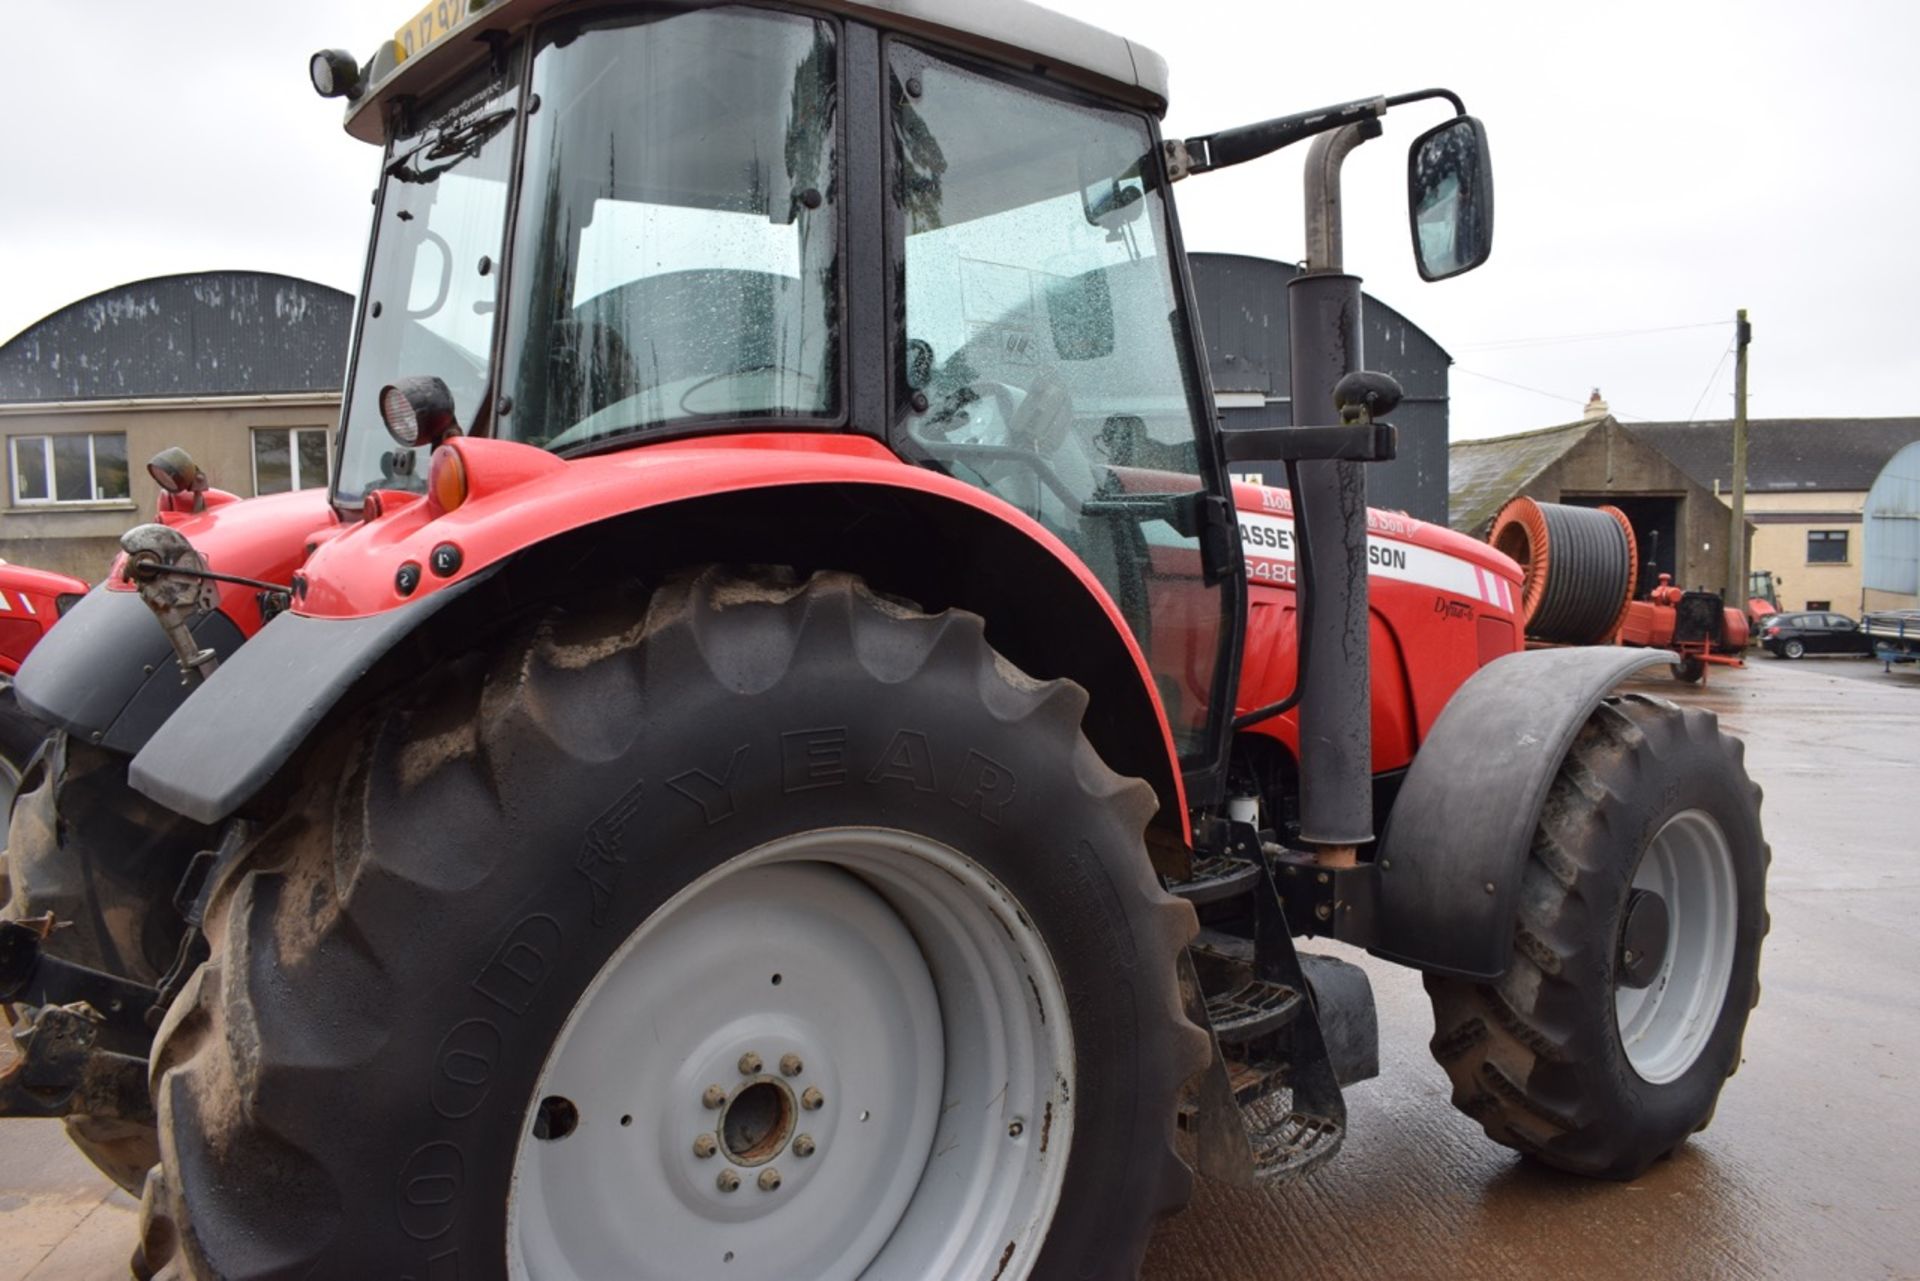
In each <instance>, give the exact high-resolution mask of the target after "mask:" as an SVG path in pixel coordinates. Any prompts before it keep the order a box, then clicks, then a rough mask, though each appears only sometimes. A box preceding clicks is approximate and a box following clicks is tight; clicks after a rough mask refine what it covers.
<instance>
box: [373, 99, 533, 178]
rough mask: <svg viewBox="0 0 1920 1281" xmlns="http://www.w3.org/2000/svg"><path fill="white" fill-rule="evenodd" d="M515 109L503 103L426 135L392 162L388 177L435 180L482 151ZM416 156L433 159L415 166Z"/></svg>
mask: <svg viewBox="0 0 1920 1281" xmlns="http://www.w3.org/2000/svg"><path fill="white" fill-rule="evenodd" d="M514 113H515V109H514V108H512V107H501V108H500V109H499V110H497V111H489V112H487V113H485V114H484V115H478V116H475V117H473V119H471V120H467V121H463V122H461V123H460V124H457V125H451V126H449V127H448V128H446V129H443V130H441V131H440V132H439V133H437V134H435V135H434V136H433V137H431V138H422V139H421V140H420V141H419V142H418V143H415V144H414V145H413V146H412V147H410V148H409V149H408V150H407V151H406V152H404V153H403V154H401V155H398V156H395V157H394V158H393V160H392V161H391V162H389V163H388V165H387V170H386V173H387V177H389V178H397V179H399V180H400V181H401V182H432V181H433V180H434V179H435V178H438V177H439V176H440V175H441V174H443V173H445V172H446V171H447V170H449V169H451V168H453V167H454V166H455V165H457V164H459V163H460V162H461V161H462V160H466V159H468V158H469V157H471V156H476V155H479V154H480V148H482V147H484V146H486V144H487V142H488V141H489V140H490V139H491V138H492V137H493V136H494V135H495V134H497V133H499V132H500V131H501V130H502V129H504V128H506V127H507V125H508V123H509V122H510V121H512V119H513V117H514ZM416 157H419V158H421V159H424V160H426V161H429V162H430V163H428V164H426V165H423V166H420V167H415V165H414V160H415V158H416Z"/></svg>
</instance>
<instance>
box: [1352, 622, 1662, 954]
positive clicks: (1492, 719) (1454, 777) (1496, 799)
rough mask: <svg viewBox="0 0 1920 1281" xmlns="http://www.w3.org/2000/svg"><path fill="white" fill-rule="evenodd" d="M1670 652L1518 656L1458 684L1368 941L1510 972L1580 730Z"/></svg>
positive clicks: (1433, 735)
mask: <svg viewBox="0 0 1920 1281" xmlns="http://www.w3.org/2000/svg"><path fill="white" fill-rule="evenodd" d="M1671 660H1672V656H1671V655H1670V654H1669V653H1667V652H1666V651H1664V650H1645V649H1629V648H1624V647H1618V646H1586V647H1577V648H1567V649H1542V650H1530V651H1527V652H1525V653H1519V654H1508V655H1506V656H1505V657H1503V658H1498V659H1495V660H1494V661H1493V662H1491V663H1489V664H1487V665H1486V666H1485V667H1483V668H1481V669H1480V670H1479V671H1478V672H1476V673H1474V675H1473V676H1472V678H1470V679H1469V680H1468V681H1467V683H1466V684H1464V685H1462V686H1461V687H1460V688H1459V690H1457V691H1456V692H1455V693H1454V695H1453V698H1452V699H1451V700H1449V701H1448V703H1447V705H1446V707H1445V708H1443V709H1442V710H1441V712H1440V716H1439V718H1438V719H1437V720H1436V721H1435V722H1434V725H1433V730H1432V732H1430V733H1429V734H1428V735H1427V737H1426V740H1425V741H1424V742H1423V743H1421V745H1420V750H1419V752H1418V753H1416V754H1415V756H1414V760H1413V765H1412V767H1411V768H1410V769H1409V770H1408V771H1407V778H1406V782H1405V783H1404V784H1403V785H1402V787H1401V789H1400V795H1399V796H1398V797H1397V798H1396V799H1395V801H1394V805H1393V811H1392V814H1391V816H1390V817H1389V819H1388V821H1387V829H1386V834H1385V835H1384V836H1383V837H1382V838H1381V841H1380V846H1379V852H1378V857H1377V859H1376V861H1375V867H1376V868H1377V872H1378V881H1377V884H1378V891H1377V900H1376V905H1375V910H1376V917H1375V921H1376V928H1375V931H1374V936H1373V939H1372V940H1371V941H1370V944H1369V946H1368V950H1369V951H1371V952H1372V953H1373V954H1374V955H1376V956H1380V957H1384V958H1386V959H1387V960H1390V961H1398V962H1399V963H1401V964H1403V965H1410V966H1412V967H1414V968H1415V969H1419V970H1425V971H1427V972H1429V973H1433V974H1445V975H1452V976H1454V977H1457V978H1464V979H1474V980H1477V981H1481V982H1487V981H1491V980H1493V979H1497V978H1499V977H1500V976H1501V975H1502V974H1504V973H1506V969H1507V965H1508V964H1509V962H1510V961H1511V959H1512V955H1513V927H1514V914H1515V910H1516V906H1517V899H1518V896H1519V893H1520V873H1521V869H1522V868H1523V866H1524V865H1525V862H1526V857H1527V851H1528V850H1529V849H1530V848H1531V846H1532V842H1533V832H1534V828H1535V827H1537V826H1538V825H1539V822H1540V812H1541V809H1542V807H1543V806H1544V805H1545V804H1546V799H1547V789H1548V788H1549V787H1550V786H1551V785H1552V783H1553V779H1554V775H1555V774H1557V773H1558V772H1559V770H1560V762H1561V760H1562V759H1563V758H1564V757H1565V756H1566V754H1567V748H1568V747H1569V746H1570V745H1571V744H1572V743H1573V739H1574V735H1575V734H1577V733H1579V731H1580V727H1581V726H1582V725H1584V724H1585V723H1586V721H1587V717H1588V716H1590V715H1592V713H1593V709H1594V708H1596V707H1598V706H1599V705H1600V702H1601V700H1602V699H1604V698H1605V697H1606V696H1607V694H1608V693H1609V692H1611V691H1612V690H1613V688H1614V687H1615V686H1616V685H1618V684H1619V683H1620V682H1621V681H1622V680H1624V679H1626V678H1627V677H1628V676H1631V675H1632V674H1633V673H1634V672H1637V671H1639V670H1641V669H1643V668H1647V667H1654V666H1663V665H1665V664H1667V663H1669V662H1671Z"/></svg>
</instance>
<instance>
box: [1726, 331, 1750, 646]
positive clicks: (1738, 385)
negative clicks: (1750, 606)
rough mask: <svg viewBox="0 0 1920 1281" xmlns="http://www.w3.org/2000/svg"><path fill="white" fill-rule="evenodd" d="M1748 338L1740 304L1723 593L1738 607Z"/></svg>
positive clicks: (1743, 561)
mask: <svg viewBox="0 0 1920 1281" xmlns="http://www.w3.org/2000/svg"><path fill="white" fill-rule="evenodd" d="M1752 341H1753V326H1752V325H1749V324H1748V323H1747V309H1746V308H1745V307H1742V308H1741V309H1740V310H1739V312H1738V313H1736V318H1735V320H1734V333H1733V342H1734V351H1733V541H1732V543H1731V544H1729V546H1728V548H1727V578H1728V579H1729V580H1730V581H1729V582H1728V583H1727V594H1728V595H1729V597H1731V599H1732V601H1733V603H1734V605H1735V607H1736V608H1739V609H1745V608H1746V604H1747V344H1748V343H1750V342H1752Z"/></svg>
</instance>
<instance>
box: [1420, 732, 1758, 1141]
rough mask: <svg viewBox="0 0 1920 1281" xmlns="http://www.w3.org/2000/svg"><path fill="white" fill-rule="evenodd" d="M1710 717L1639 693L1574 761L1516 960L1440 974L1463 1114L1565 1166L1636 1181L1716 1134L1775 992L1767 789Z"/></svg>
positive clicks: (1536, 849) (1531, 863)
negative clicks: (1721, 1110)
mask: <svg viewBox="0 0 1920 1281" xmlns="http://www.w3.org/2000/svg"><path fill="white" fill-rule="evenodd" d="M1742 755H1743V748H1742V745H1741V743H1740V742H1739V740H1737V739H1734V738H1731V737H1729V736H1728V735H1726V734H1723V733H1722V732H1721V731H1720V728H1719V724H1718V721H1717V719H1716V718H1715V717H1714V716H1713V714H1712V713H1710V712H1705V711H1701V710H1699V709H1697V708H1680V707H1677V706H1675V705H1674V704H1672V703H1669V702H1666V701H1664V700H1658V699H1649V698H1642V697H1639V696H1635V695H1624V696H1620V697H1615V698H1610V699H1608V700H1607V701H1606V702H1605V703H1603V704H1602V705H1601V706H1600V707H1599V708H1597V709H1596V710H1595V711H1594V713H1593V715H1592V716H1591V717H1590V718H1589V719H1588V721H1587V723H1586V725H1585V726H1584V727H1583V728H1582V729H1581V731H1580V733H1579V735H1578V737H1577V738H1576V739H1575V740H1574V743H1573V746H1572V747H1571V748H1570V749H1569V750H1568V753H1567V756H1566V759H1565V760H1564V761H1562V763H1561V766H1560V772H1559V775H1558V777H1557V778H1556V779H1555V780H1554V782H1553V785H1552V788H1551V790H1550V791H1549V793H1548V797H1547V802H1546V807H1545V810H1544V811H1543V813H1542V815H1541V819H1540V826H1539V828H1538V829H1537V830H1536V832H1535V834H1534V839H1533V848H1532V852H1531V854H1530V856H1529V858H1528V861H1527V864H1526V867H1525V869H1524V872H1523V874H1522V880H1521V891H1520V915H1519V920H1518V922H1517V924H1516V927H1515V933H1514V956H1513V962H1512V964H1511V966H1510V967H1509V969H1508V971H1507V973H1506V975H1505V976H1504V977H1502V978H1501V979H1500V980H1499V981H1498V982H1496V983H1492V984H1476V983H1472V982H1468V981H1464V980H1460V979H1447V978H1439V977H1434V976H1429V977H1428V979H1427V993H1428V995H1429V996H1430V997H1431V998H1432V1001H1433V1014H1434V1035H1433V1043H1432V1049H1433V1054H1434V1057H1435V1058H1436V1059H1438V1060H1439V1062H1440V1064H1441V1065H1442V1066H1443V1067H1444V1068H1445V1069H1446V1071H1447V1075H1448V1076H1449V1077H1450V1078H1451V1079H1452V1082H1453V1102H1454V1105H1455V1106H1456V1107H1458V1108H1459V1109H1460V1110H1461V1111H1463V1112H1465V1113H1466V1114H1467V1115H1468V1116H1471V1117H1473V1118H1474V1119H1475V1120H1477V1121H1479V1122H1480V1123H1481V1125H1482V1126H1484V1127H1485V1129H1486V1132H1487V1136H1488V1137H1489V1138H1491V1139H1493V1140H1494V1141H1495V1142H1496V1143H1501V1144H1505V1145H1506V1146H1507V1147H1510V1148H1513V1149H1515V1150H1517V1151H1519V1152H1522V1153H1525V1154H1526V1155H1528V1156H1531V1157H1534V1158H1536V1159H1538V1160H1540V1161H1542V1162H1545V1163H1546V1164H1548V1165H1552V1166H1555V1167H1557V1168H1559V1169H1562V1170H1567V1171H1571V1172H1572V1173H1575V1174H1584V1175H1589V1176H1593V1177H1597V1178H1608V1179H1631V1178H1633V1177H1635V1176H1636V1175H1638V1174H1640V1173H1641V1172H1642V1171H1643V1170H1645V1169H1646V1168H1647V1167H1648V1166H1649V1165H1651V1164H1652V1163H1653V1162H1654V1161H1656V1160H1658V1159H1659V1158H1661V1157H1663V1156H1667V1155H1670V1154H1671V1153H1672V1152H1673V1151H1674V1150H1675V1149H1676V1148H1678V1147H1679V1146H1680V1144H1682V1143H1683V1142H1685V1141H1686V1139H1687V1136H1688V1135H1690V1134H1692V1133H1694V1132H1695V1131H1697V1130H1701V1129H1704V1128H1705V1127H1706V1125H1707V1123H1708V1121H1710V1120H1711V1119H1712V1117H1713V1110H1714V1105H1715V1103H1716V1102H1717V1101H1718V1099H1719V1096H1720V1090H1721V1087H1722V1086H1723V1085H1725V1083H1726V1080H1727V1078H1728V1077H1729V1076H1730V1075H1732V1073H1733V1072H1734V1070H1735V1069H1736V1068H1737V1067H1738V1066H1739V1063H1740V1043H1741V1038H1742V1036H1743V1035H1744V1033H1745V1031H1746V1025H1747V1016H1748V1013H1749V1012H1750V1011H1751V1010H1752V1008H1753V1006H1754V1003H1755V1002H1756V1001H1758V1000H1759V996H1760V978H1759V971H1760V943H1761V940H1762V938H1763V937H1765V935H1766V932H1767V924H1768V922H1767V911H1766V901H1765V893H1766V874H1767V864H1768V861H1769V852H1768V849H1767V845H1766V842H1765V840H1764V839H1763V838H1762V836H1761V832H1760V789H1759V788H1758V787H1757V786H1755V784H1754V783H1753V782H1752V781H1751V780H1750V779H1749V778H1748V777H1747V773H1746V769H1745V767H1744V765H1743V764H1742Z"/></svg>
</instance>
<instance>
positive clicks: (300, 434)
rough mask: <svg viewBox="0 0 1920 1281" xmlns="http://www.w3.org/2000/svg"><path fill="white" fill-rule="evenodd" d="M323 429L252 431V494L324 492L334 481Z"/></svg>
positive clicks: (297, 428)
mask: <svg viewBox="0 0 1920 1281" xmlns="http://www.w3.org/2000/svg"><path fill="white" fill-rule="evenodd" d="M327 435H328V432H327V429H326V428H325V427H255V428H254V429H253V492H254V493H256V494H284V493H287V492H288V491H289V490H295V489H323V488H325V487H326V484H327V482H328V481H330V480H331V479H333V473H332V470H331V467H330V463H331V451H329V450H328V448H327Z"/></svg>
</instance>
